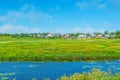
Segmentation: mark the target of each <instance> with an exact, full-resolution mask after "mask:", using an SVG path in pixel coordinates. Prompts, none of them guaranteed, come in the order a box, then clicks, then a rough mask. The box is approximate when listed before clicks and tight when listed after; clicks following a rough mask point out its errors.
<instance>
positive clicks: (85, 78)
mask: <svg viewBox="0 0 120 80" xmlns="http://www.w3.org/2000/svg"><path fill="white" fill-rule="evenodd" d="M58 80H120V74H116V75H112V74H111V73H110V72H103V71H101V70H99V69H93V71H92V72H88V73H83V74H80V73H75V74H73V75H71V76H70V77H68V76H65V75H64V76H62V77H61V78H60V79H58Z"/></svg>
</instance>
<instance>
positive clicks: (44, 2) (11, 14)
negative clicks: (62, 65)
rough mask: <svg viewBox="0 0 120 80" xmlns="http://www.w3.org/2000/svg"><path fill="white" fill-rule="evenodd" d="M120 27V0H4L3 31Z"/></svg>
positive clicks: (0, 27)
mask: <svg viewBox="0 0 120 80" xmlns="http://www.w3.org/2000/svg"><path fill="white" fill-rule="evenodd" d="M105 30H108V31H116V30H120V0H1V1H0V32H1V33H33V32H51V33H69V32H75V33H76V32H90V33H92V32H103V31H105Z"/></svg>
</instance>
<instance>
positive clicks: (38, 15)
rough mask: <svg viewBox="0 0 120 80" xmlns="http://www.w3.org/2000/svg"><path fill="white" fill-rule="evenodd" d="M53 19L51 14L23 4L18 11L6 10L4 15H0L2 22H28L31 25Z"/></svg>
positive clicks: (23, 23)
mask: <svg viewBox="0 0 120 80" xmlns="http://www.w3.org/2000/svg"><path fill="white" fill-rule="evenodd" d="M53 20H54V19H53V17H52V16H50V15H49V14H46V13H44V12H41V11H40V10H39V9H37V8H36V7H34V6H31V5H25V6H23V7H22V8H21V9H20V10H19V11H8V12H7V14H6V15H3V16H0V21H1V22H3V23H4V24H8V23H9V24H20V25H21V24H22V25H25V24H27V23H29V24H31V25H34V24H39V25H40V24H45V23H50V22H51V21H53ZM54 21H55V20H54Z"/></svg>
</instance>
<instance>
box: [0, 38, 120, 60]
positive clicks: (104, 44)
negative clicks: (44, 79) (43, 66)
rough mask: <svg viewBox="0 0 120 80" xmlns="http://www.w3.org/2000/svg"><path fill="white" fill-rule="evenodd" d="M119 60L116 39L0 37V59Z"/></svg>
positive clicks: (118, 43) (118, 47) (119, 49)
mask: <svg viewBox="0 0 120 80" xmlns="http://www.w3.org/2000/svg"><path fill="white" fill-rule="evenodd" d="M112 59H120V40H119V39H82V40H68V39H35V38H12V37H9V36H8V37H0V61H81V60H112Z"/></svg>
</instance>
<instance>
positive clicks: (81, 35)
mask: <svg viewBox="0 0 120 80" xmlns="http://www.w3.org/2000/svg"><path fill="white" fill-rule="evenodd" d="M77 38H78V39H85V38H87V36H86V35H85V34H80V35H79V36H78V37H77Z"/></svg>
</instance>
